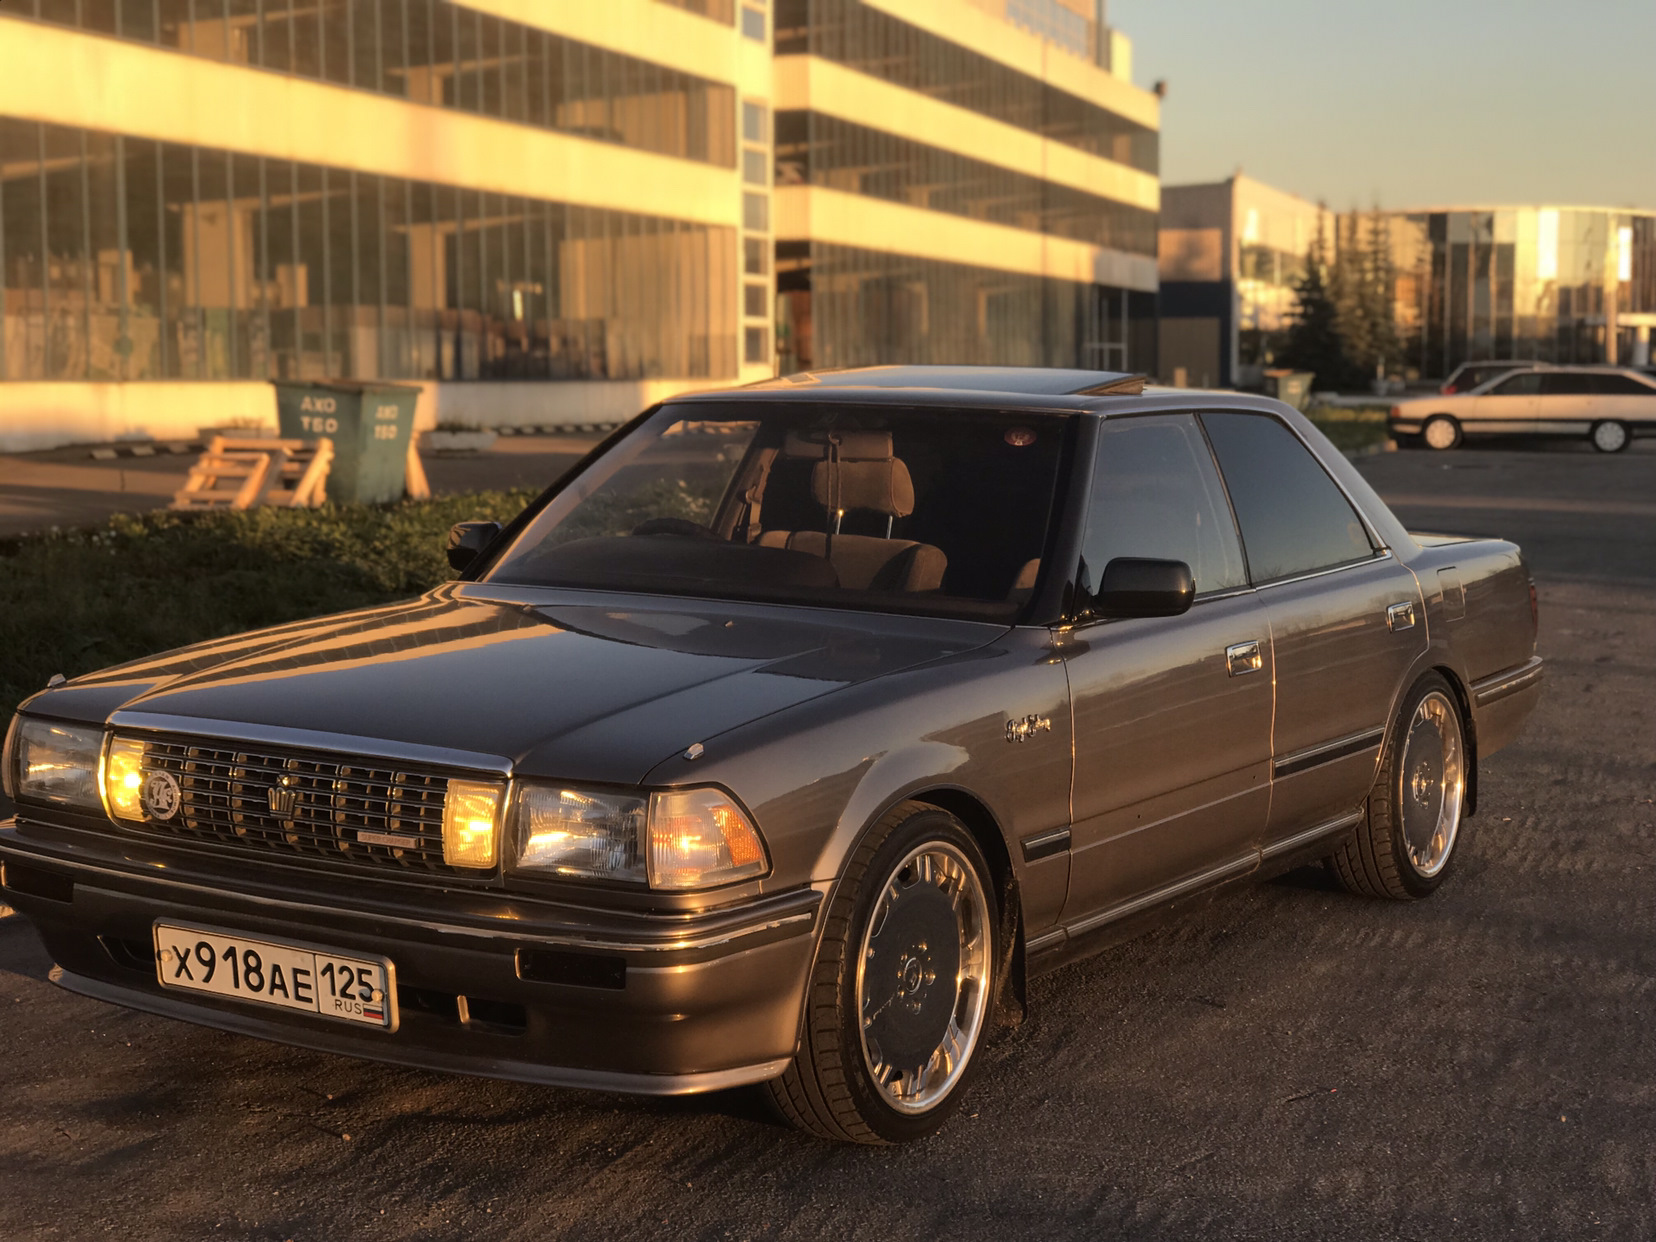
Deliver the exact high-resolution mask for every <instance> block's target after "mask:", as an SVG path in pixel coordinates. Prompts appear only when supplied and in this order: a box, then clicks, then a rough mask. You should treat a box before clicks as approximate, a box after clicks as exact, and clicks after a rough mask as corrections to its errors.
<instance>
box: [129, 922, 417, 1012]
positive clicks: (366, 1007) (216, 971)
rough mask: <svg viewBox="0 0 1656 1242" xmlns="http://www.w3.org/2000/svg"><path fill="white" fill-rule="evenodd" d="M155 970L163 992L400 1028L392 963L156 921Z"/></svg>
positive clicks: (379, 959) (376, 958)
mask: <svg viewBox="0 0 1656 1242" xmlns="http://www.w3.org/2000/svg"><path fill="white" fill-rule="evenodd" d="M155 970H156V977H157V978H159V979H160V981H161V986H162V987H164V988H182V989H185V990H187V991H191V992H207V993H210V994H211V995H213V996H227V997H229V998H231V999H232V1000H240V1001H250V1002H252V1003H253V1004H256V1005H273V1006H275V1007H276V1008H278V1009H297V1010H300V1011H302V1012H304V1013H315V1014H320V1015H321V1016H322V1017H324V1018H334V1019H337V1020H339V1021H342V1022H356V1023H359V1024H361V1025H364V1026H372V1027H378V1028H379V1029H381V1030H395V1029H396V1026H397V999H396V987H395V980H396V968H395V967H394V966H392V964H391V961H390V959H389V958H384V957H356V956H353V955H350V954H344V953H334V952H330V951H329V950H327V949H317V948H310V947H307V946H305V945H298V944H287V943H283V942H280V941H275V940H255V939H253V938H252V937H250V936H238V935H235V934H233V933H231V934H226V933H224V932H219V931H208V930H207V929H205V928H201V927H186V926H182V925H180V924H177V923H161V922H157V923H156V924H155Z"/></svg>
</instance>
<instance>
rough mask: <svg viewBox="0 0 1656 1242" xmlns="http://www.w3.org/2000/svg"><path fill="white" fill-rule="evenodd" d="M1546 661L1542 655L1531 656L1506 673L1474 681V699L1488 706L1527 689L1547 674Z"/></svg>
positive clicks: (1480, 704) (1479, 703)
mask: <svg viewBox="0 0 1656 1242" xmlns="http://www.w3.org/2000/svg"><path fill="white" fill-rule="evenodd" d="M1544 663H1545V662H1544V661H1543V660H1542V659H1541V657H1540V656H1531V657H1530V658H1529V659H1528V660H1527V661H1525V662H1524V663H1523V664H1521V665H1519V666H1518V667H1517V668H1516V669H1509V670H1507V671H1506V672H1504V673H1496V674H1495V675H1494V676H1493V677H1485V678H1484V679H1483V680H1482V681H1475V682H1473V683H1472V701H1473V702H1474V703H1476V704H1477V705H1478V706H1479V707H1486V706H1488V705H1489V704H1490V703H1494V702H1498V701H1499V700H1501V699H1504V698H1506V697H1507V696H1508V695H1509V694H1517V693H1518V692H1519V691H1520V690H1524V689H1527V688H1528V687H1530V686H1532V685H1534V684H1535V683H1536V682H1538V681H1540V680H1541V679H1542V677H1543V676H1545V671H1544V668H1543V665H1544Z"/></svg>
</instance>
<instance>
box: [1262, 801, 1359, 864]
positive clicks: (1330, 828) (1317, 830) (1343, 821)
mask: <svg viewBox="0 0 1656 1242" xmlns="http://www.w3.org/2000/svg"><path fill="white" fill-rule="evenodd" d="M1362 818H1363V812H1362V809H1361V808H1359V809H1357V810H1355V811H1348V812H1346V814H1344V815H1337V816H1335V817H1334V818H1333V819H1330V820H1327V821H1325V822H1323V823H1320V824H1313V825H1312V826H1311V827H1309V828H1306V829H1304V830H1303V831H1300V832H1296V833H1295V834H1294V835H1293V836H1291V837H1283V838H1282V840H1280V841H1272V842H1271V843H1270V844H1269V845H1267V846H1266V847H1265V850H1264V854H1263V856H1264V857H1265V858H1275V857H1276V856H1277V855H1278V854H1286V853H1288V852H1289V851H1291V850H1297V849H1298V848H1299V847H1300V846H1302V845H1309V844H1310V843H1311V842H1313V841H1315V840H1316V839H1317V838H1318V837H1331V836H1333V835H1334V834H1335V833H1337V832H1343V831H1344V830H1345V829H1347V828H1349V827H1351V826H1352V825H1353V824H1355V823H1357V822H1359V821H1360V820H1361V819H1362Z"/></svg>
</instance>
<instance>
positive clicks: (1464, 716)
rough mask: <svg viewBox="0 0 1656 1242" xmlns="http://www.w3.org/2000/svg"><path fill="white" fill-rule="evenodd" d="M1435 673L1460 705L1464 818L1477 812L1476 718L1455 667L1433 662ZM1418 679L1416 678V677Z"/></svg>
mask: <svg viewBox="0 0 1656 1242" xmlns="http://www.w3.org/2000/svg"><path fill="white" fill-rule="evenodd" d="M1428 671H1430V672H1433V673H1437V674H1438V675H1439V676H1440V677H1442V678H1443V680H1444V681H1446V682H1448V683H1449V689H1451V690H1452V691H1454V694H1455V701H1456V702H1457V703H1458V704H1459V705H1460V712H1461V724H1462V727H1463V728H1464V729H1465V730H1466V810H1465V812H1464V814H1465V816H1466V818H1468V819H1470V818H1471V817H1472V816H1473V815H1476V814H1477V812H1478V718H1477V716H1476V715H1475V714H1474V713H1473V711H1472V690H1471V687H1469V686H1468V685H1467V684H1466V679H1465V678H1463V677H1462V676H1461V674H1460V672H1459V671H1458V670H1457V669H1454V668H1451V667H1450V666H1449V665H1447V664H1434V665H1432V667H1431V669H1430V670H1428ZM1417 680H1418V679H1417Z"/></svg>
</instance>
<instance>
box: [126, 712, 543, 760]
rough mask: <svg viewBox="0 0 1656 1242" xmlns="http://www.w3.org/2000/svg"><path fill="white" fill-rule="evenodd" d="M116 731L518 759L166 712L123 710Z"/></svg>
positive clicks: (370, 754) (361, 753)
mask: <svg viewBox="0 0 1656 1242" xmlns="http://www.w3.org/2000/svg"><path fill="white" fill-rule="evenodd" d="M109 723H110V726H111V727H112V728H115V729H144V730H148V731H150V732H155V733H181V734H184V735H186V736H194V737H209V738H223V739H225V740H226V741H231V742H251V743H253V744H254V745H260V746H291V747H294V748H296V749H300V750H325V751H328V752H330V753H333V754H345V755H353V756H357V757H360V758H367V759H394V760H399V761H401V762H403V763H428V764H432V765H433V766H436V767H444V768H464V769H466V770H469V771H474V772H495V773H498V774H499V775H501V776H510V775H511V774H512V761H511V760H510V759H508V758H506V757H505V756H504V755H490V754H485V753H483V752H481V751H474V750H453V749H451V748H449V747H447V746H422V745H419V744H417V743H413V742H393V741H388V740H386V739H385V738H379V737H358V736H356V735H355V734H350V733H325V732H321V731H318V730H311V729H289V728H285V727H283V726H281V725H257V724H246V723H244V722H241V721H235V720H205V719H203V718H201V717H198V716H173V715H167V714H163V713H161V712H145V711H118V712H116V713H115V714H114V715H112V716H111V717H110V718H109Z"/></svg>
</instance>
